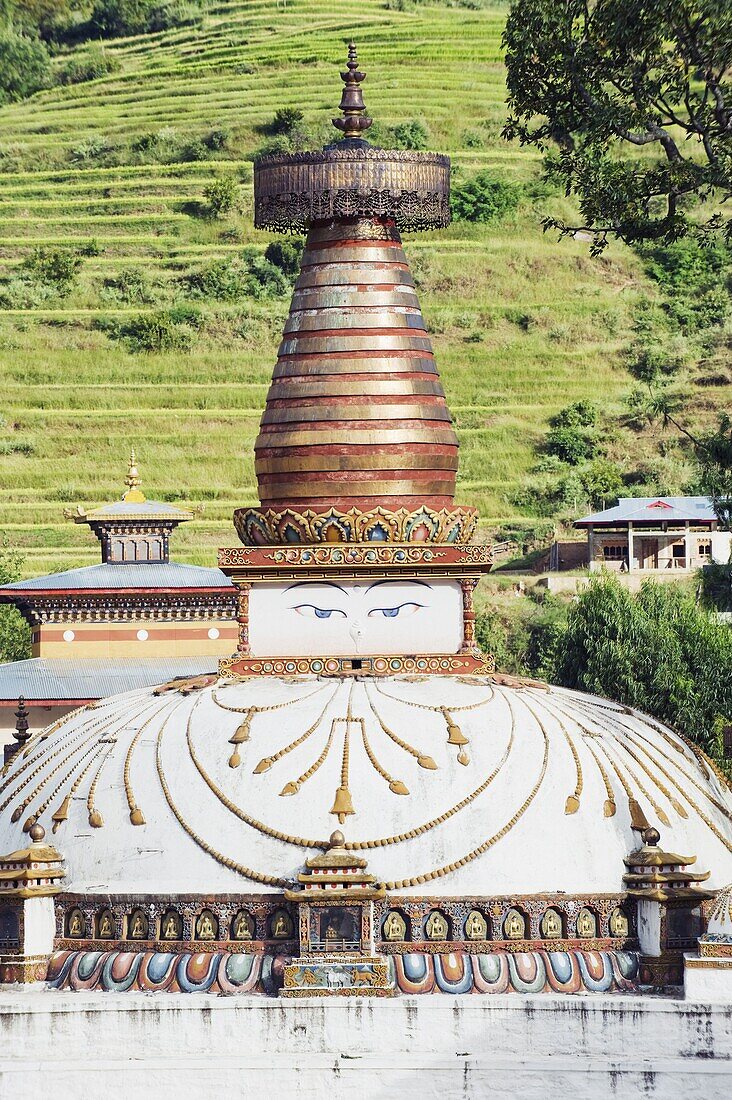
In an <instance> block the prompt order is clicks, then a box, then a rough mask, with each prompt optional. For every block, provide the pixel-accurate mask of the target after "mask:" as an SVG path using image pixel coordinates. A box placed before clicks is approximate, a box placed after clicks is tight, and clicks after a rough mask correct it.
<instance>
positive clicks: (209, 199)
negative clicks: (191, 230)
mask: <svg viewBox="0 0 732 1100" xmlns="http://www.w3.org/2000/svg"><path fill="white" fill-rule="evenodd" d="M203 194H204V197H205V199H206V209H207V212H208V216H209V217H210V218H223V217H224V215H225V214H230V213H231V211H232V210H234V209H235V208H236V204H237V201H238V198H239V186H238V184H237V181H236V180H235V179H234V177H233V176H219V177H217V178H216V179H214V180H212V181H211V183H209V184H207V185H206V186H205V187H204V189H203Z"/></svg>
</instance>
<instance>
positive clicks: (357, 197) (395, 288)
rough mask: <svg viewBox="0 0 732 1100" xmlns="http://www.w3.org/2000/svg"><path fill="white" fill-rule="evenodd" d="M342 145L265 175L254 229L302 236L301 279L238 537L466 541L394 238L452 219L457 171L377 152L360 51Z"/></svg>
mask: <svg viewBox="0 0 732 1100" xmlns="http://www.w3.org/2000/svg"><path fill="white" fill-rule="evenodd" d="M341 77H342V79H343V82H344V85H345V87H344V89H343V95H342V98H341V104H340V106H341V110H342V111H343V113H344V117H343V118H338V119H334V120H333V124H334V126H336V128H337V129H339V130H341V131H342V132H343V133H344V135H345V136H344V138H343V139H342V140H341V141H339V142H336V143H335V144H334V145H330V146H328V147H327V148H326V149H324V150H322V151H321V152H318V153H295V154H283V155H279V156H271V157H264V158H262V159H260V160H259V161H257V162H256V164H255V180H254V187H255V224H256V225H258V226H260V227H262V228H274V229H285V228H287V229H300V228H302V229H305V230H306V231H307V234H308V236H307V242H306V247H305V252H304V255H303V258H302V265H301V270H300V275H299V278H298V280H297V283H296V286H295V292H294V294H293V297H292V302H291V305H290V313H289V316H288V319H287V322H286V324H285V330H284V334H283V339H282V343H281V344H280V348H279V353H278V359H277V365H276V366H275V369H274V374H273V378H272V385H271V386H270V389H269V393H268V394H267V406H266V409H265V412H264V416H263V417H262V422H261V426H260V433H259V437H258V439H257V442H256V444H255V452H256V472H257V481H258V486H259V497H260V501H261V504H262V511H254V510H241V511H239V512H237V513H236V514H235V523H236V526H237V530H238V531H239V534H240V536H241V538H242V540H243V541H244V542H247V543H249V542H255V543H267V542H275V543H276V542H283V541H290V542H318V541H322V540H325V541H355V542H359V541H360V542H364V541H373V540H381V541H393V542H409V541H465V540H466V539H467V538H468V537H469V536H470V533H471V531H472V528H473V526H474V516H473V513H472V512H470V511H466V510H463V509H456V508H455V507H454V495H455V478H456V471H457V465H458V460H457V452H458V441H457V437H456V435H455V432H454V429H453V426H452V421H451V418H450V413H449V411H448V408H447V404H446V402H445V395H444V393H443V390H442V386H441V384H440V379H439V376H438V373H437V367H436V365H435V359H434V355H433V352H432V345H431V342H430V338H429V335H428V333H427V330H426V328H425V323H424V319H423V317H422V313H421V310H420V307H419V301H418V300H417V295H416V292H415V289H414V280H413V279H412V275H411V272H410V270H409V264H408V263H407V258H406V256H405V254H404V251H403V249H402V242H401V237H400V233H399V230H400V228H409V229H420V228H435V227H437V226H442V225H446V224H447V223H448V221H449V169H450V165H449V160H448V159H447V157H441V156H438V155H437V154H434V153H413V152H408V151H404V150H383V149H375V148H372V147H371V146H370V145H369V144H368V142H366V141H364V140H363V138H362V137H361V135H362V133H363V132H364V131H365V130H367V129H368V127H369V126H370V125H371V119H370V118H368V116H367V115H366V114H365V110H366V108H365V106H364V102H363V96H362V94H361V83H362V81H363V80H364V78H365V74H364V73H363V72H361V71H360V70H359V68H358V58H357V54H356V47H355V45H354V44H353V43H351V44H350V45H349V48H348V62H347V66H346V70H345V71H344V72H343V73H341Z"/></svg>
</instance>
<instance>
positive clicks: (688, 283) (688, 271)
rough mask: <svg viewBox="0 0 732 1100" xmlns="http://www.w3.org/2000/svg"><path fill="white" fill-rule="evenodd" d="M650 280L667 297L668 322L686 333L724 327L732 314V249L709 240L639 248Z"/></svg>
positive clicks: (713, 238)
mask: <svg viewBox="0 0 732 1100" xmlns="http://www.w3.org/2000/svg"><path fill="white" fill-rule="evenodd" d="M638 252H639V254H640V256H641V258H642V259H643V261H644V264H645V267H646V271H647V272H648V274H649V275H650V277H651V278H652V279H653V280H654V281H655V282H656V283H657V284H658V285H659V286H660V287H661V288H662V290H663V291H664V292H665V294H666V298H667V300H666V302H665V303H664V310H665V312H666V315H667V319H668V322H669V323H670V324H671V325H672V326H673V327H675V328H679V329H680V330H681V331H682V332H685V333H691V334H694V333H700V332H703V331H704V330H706V329H711V328H715V327H718V326H720V325H723V324H724V322H725V321H726V320H727V318H728V317H729V316H730V314H732V248H730V246H729V244H728V243H727V242H726V241H723V240H720V239H718V238H715V237H711V238H710V237H705V238H704V239H703V240H702V241H699V240H697V239H696V238H690V239H685V240H679V241H674V242H672V243H671V244H668V245H666V246H664V247H661V246H659V245H658V244H644V245H640V246H639V247H638Z"/></svg>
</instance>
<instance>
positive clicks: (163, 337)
mask: <svg viewBox="0 0 732 1100" xmlns="http://www.w3.org/2000/svg"><path fill="white" fill-rule="evenodd" d="M103 327H104V328H105V330H106V331H107V333H108V334H109V335H110V336H111V337H113V338H114V339H117V340H120V341H121V342H122V343H123V344H124V345H125V346H126V347H127V349H128V350H129V351H133V352H134V351H142V352H165V351H186V350H187V349H188V348H190V346H191V344H192V342H193V331H192V327H191V326H190V325H189V324H188V323H187V318H185V316H180V314H178V315H176V314H175V313H174V312H173V311H172V310H158V311H156V312H154V313H141V314H139V316H137V317H131V318H130V319H129V320H127V321H123V322H121V323H120V324H116V323H114V322H113V323H111V324H106V325H104V326H103Z"/></svg>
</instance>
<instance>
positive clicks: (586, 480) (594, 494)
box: [580, 458, 624, 508]
mask: <svg viewBox="0 0 732 1100" xmlns="http://www.w3.org/2000/svg"><path fill="white" fill-rule="evenodd" d="M580 481H581V482H582V485H583V487H584V490H585V492H586V493H587V496H588V497H589V499H590V502H591V504H592V505H593V507H595V508H603V507H605V506H607V505H609V503H610V501H614V500H615V499H616V498H617V497H619V496H620V494H621V493H622V491H623V488H624V485H623V476H622V474H621V472H620V468H619V466H618V465H617V464H616V463H615V462H610V461H608V459H606V458H596V459H595V460H594V461H593V462H591V463H590V464H589V465H588V466H587V467H586V468H585V469H584V470H582V471H581V472H580Z"/></svg>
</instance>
